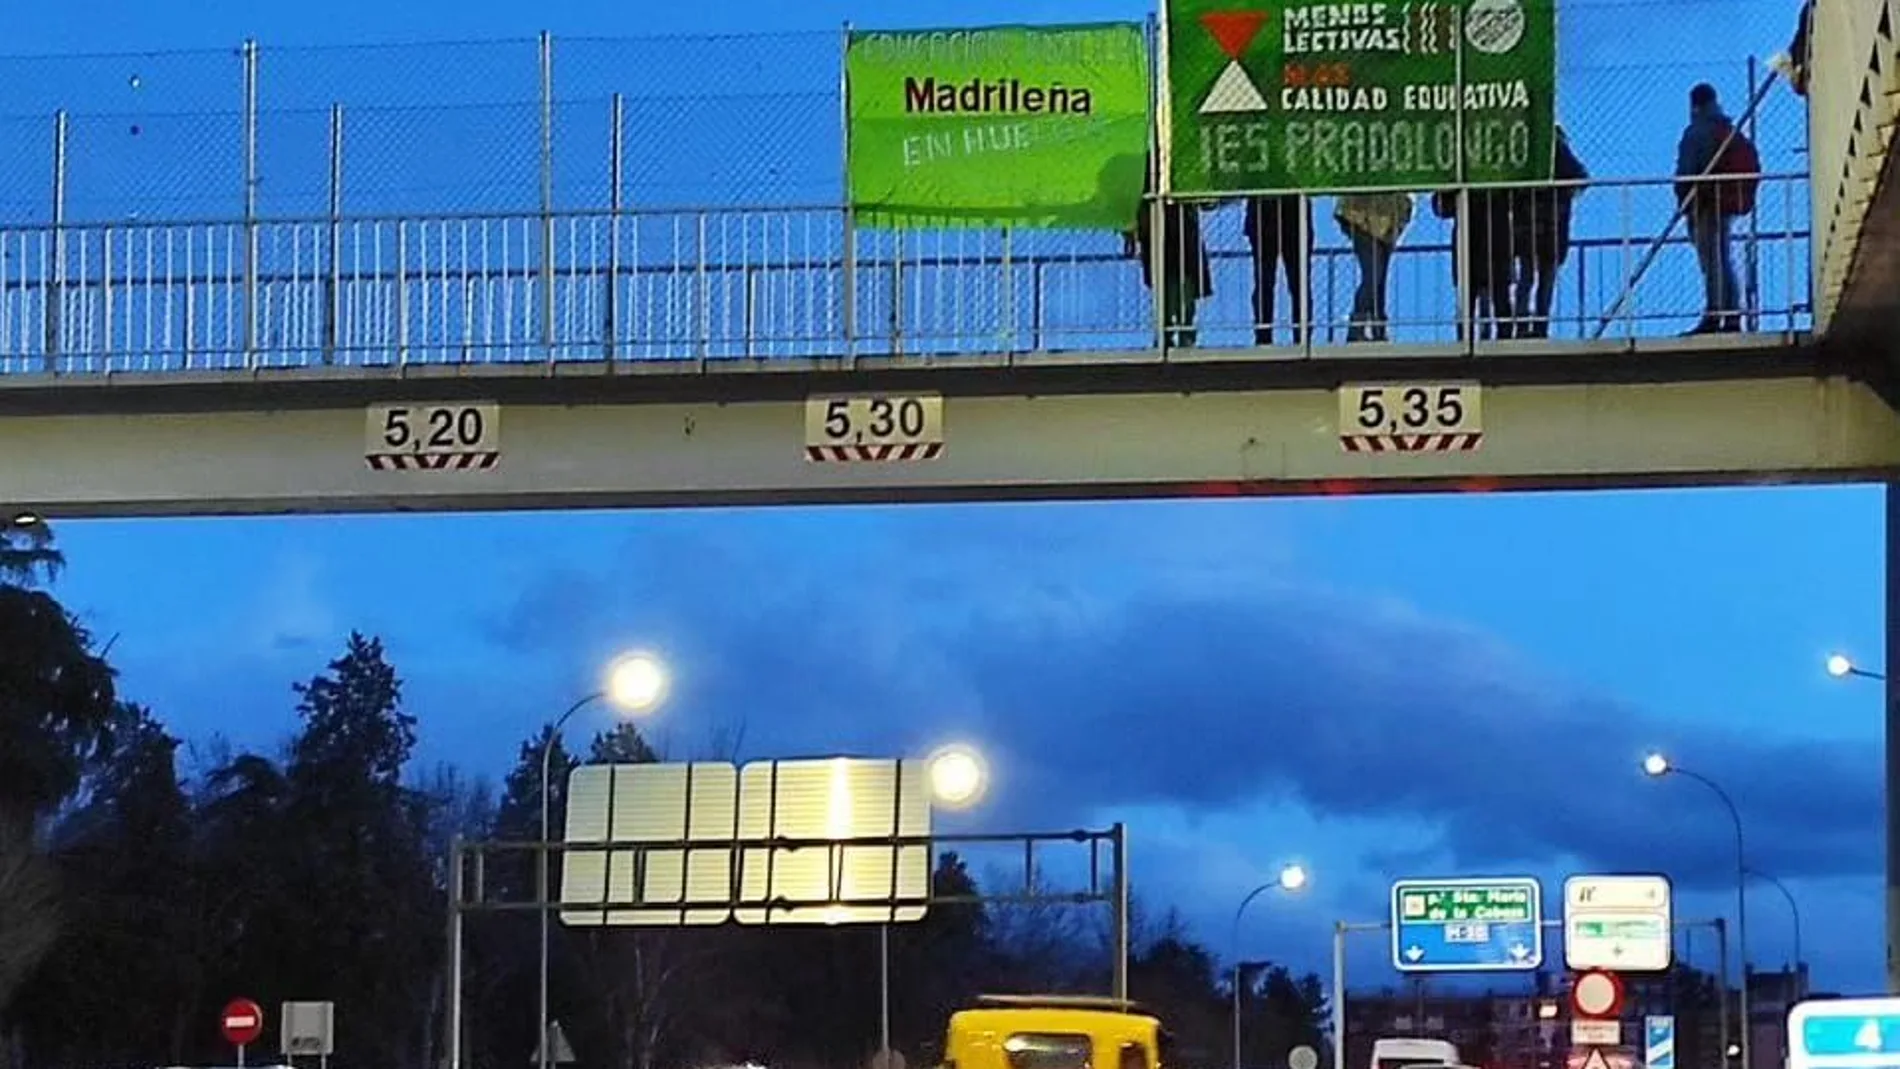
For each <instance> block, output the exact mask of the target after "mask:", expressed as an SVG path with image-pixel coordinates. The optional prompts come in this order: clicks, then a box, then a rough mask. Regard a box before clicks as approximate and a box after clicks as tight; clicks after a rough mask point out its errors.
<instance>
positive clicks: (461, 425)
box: [363, 401, 501, 471]
mask: <svg viewBox="0 0 1900 1069" xmlns="http://www.w3.org/2000/svg"><path fill="white" fill-rule="evenodd" d="M367 415H368V425H367V426H366V427H365V428H364V439H363V459H364V461H365V462H366V463H367V464H368V465H369V467H370V469H371V470H372V471H486V470H488V469H490V468H493V467H495V466H496V464H498V463H499V462H500V460H501V406H500V405H498V404H495V403H494V402H492V401H469V402H456V403H436V404H393V405H371V406H370V407H369V411H368V414H367Z"/></svg>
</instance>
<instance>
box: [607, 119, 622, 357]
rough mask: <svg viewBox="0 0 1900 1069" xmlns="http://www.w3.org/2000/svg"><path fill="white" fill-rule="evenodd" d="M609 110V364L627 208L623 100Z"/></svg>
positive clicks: (616, 323)
mask: <svg viewBox="0 0 1900 1069" xmlns="http://www.w3.org/2000/svg"><path fill="white" fill-rule="evenodd" d="M608 111H609V122H610V124H611V128H610V129H609V131H608V134H607V295H606V298H607V299H606V320H607V322H606V324H605V328H606V335H607V336H606V340H605V343H604V344H603V346H602V354H603V355H604V356H605V357H606V359H607V362H608V363H609V364H611V363H613V362H614V346H615V344H616V343H617V342H618V340H619V332H620V211H621V209H622V208H624V207H625V206H626V204H625V200H624V197H625V194H624V193H623V192H622V190H623V185H622V183H623V182H624V181H625V174H626V150H627V145H626V128H627V100H626V98H625V97H623V96H621V95H620V94H619V93H615V94H614V96H613V103H612V104H611V105H610V106H609V108H608Z"/></svg>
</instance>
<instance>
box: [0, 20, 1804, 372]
mask: <svg viewBox="0 0 1900 1069" xmlns="http://www.w3.org/2000/svg"><path fill="white" fill-rule="evenodd" d="M1791 6H1792V3H1791V0H1790V2H1789V3H1784V2H1783V0H1670V2H1666V3H1643V2H1636V0H1620V2H1598V3H1591V2H1584V0H1566V2H1565V3H1564V5H1563V6H1562V7H1561V8H1560V10H1559V20H1560V21H1559V27H1560V28H1559V49H1558V68H1559V73H1558V101H1557V114H1558V117H1559V120H1560V121H1561V122H1562V123H1563V124H1564V126H1565V128H1566V130H1567V132H1568V134H1569V138H1570V143H1571V145H1572V146H1573V147H1574V148H1575V150H1576V152H1577V154H1578V156H1580V157H1581V158H1582V160H1583V162H1584V164H1585V165H1586V166H1587V167H1588V168H1589V170H1590V173H1591V175H1592V185H1591V186H1590V187H1589V188H1587V189H1586V190H1585V192H1584V194H1583V195H1582V196H1581V197H1580V198H1579V200H1578V201H1577V207H1576V211H1575V216H1574V222H1573V226H1572V228H1573V230H1574V235H1573V241H1572V249H1573V253H1574V255H1573V256H1572V257H1571V259H1570V260H1569V262H1568V263H1567V264H1566V265H1565V267H1564V268H1563V277H1562V278H1561V279H1560V280H1559V283H1558V285H1557V288H1556V292H1555V295H1554V299H1553V301H1552V309H1551V314H1550V320H1551V324H1552V326H1551V329H1550V333H1551V335H1552V336H1569V337H1574V338H1578V339H1590V338H1594V337H1599V336H1604V335H1606V334H1607V335H1608V336H1610V337H1635V336H1641V335H1649V334H1655V333H1659V332H1668V331H1674V330H1678V329H1681V327H1683V326H1685V325H1688V324H1691V323H1694V322H1695V320H1696V316H1697V315H1698V314H1699V313H1700V312H1701V307H1700V306H1701V298H1702V296H1703V293H1702V291H1703V283H1702V279H1701V273H1700V272H1699V271H1698V269H1697V266H1696V260H1695V256H1694V255H1693V253H1692V251H1691V250H1690V249H1689V247H1688V244H1687V242H1686V240H1685V239H1684V238H1683V236H1682V234H1681V229H1680V227H1679V226H1678V227H1677V228H1676V232H1675V234H1674V236H1673V237H1672V238H1671V239H1670V240H1668V241H1661V240H1660V239H1661V237H1662V235H1663V233H1664V228H1665V226H1666V224H1668V223H1669V222H1670V220H1671V215H1672V212H1673V211H1674V208H1675V196H1674V193H1673V191H1672V188H1671V183H1670V181H1669V178H1670V177H1671V176H1672V174H1673V170H1674V164H1675V154H1676V144H1675V140H1676V137H1677V135H1678V133H1679V132H1680V129H1681V125H1682V121H1684V120H1686V117H1687V93H1688V88H1689V86H1691V85H1693V84H1696V83H1698V82H1708V83H1710V84H1712V85H1714V86H1716V87H1717V88H1718V90H1719V91H1720V93H1721V94H1722V97H1723V99H1724V101H1725V102H1727V104H1728V106H1729V109H1730V111H1731V112H1732V113H1734V114H1736V115H1737V117H1738V119H1741V120H1743V125H1744V129H1746V130H1747V131H1749V132H1750V133H1752V134H1753V136H1754V139H1755V141H1756V142H1757V144H1758V145H1759V146H1760V149H1761V155H1762V160H1763V170H1764V171H1765V172H1767V173H1768V174H1769V175H1770V176H1771V177H1770V178H1769V179H1768V180H1767V181H1765V182H1764V184H1763V187H1762V193H1761V203H1760V207H1759V208H1758V209H1757V211H1756V212H1754V213H1753V214H1751V215H1750V216H1748V217H1747V218H1746V219H1743V220H1741V221H1740V222H1739V223H1738V226H1737V258H1738V261H1739V264H1738V267H1739V271H1740V273H1741V275H1742V276H1743V281H1742V283H1741V285H1742V287H1743V289H1744V290H1745V294H1746V302H1745V303H1746V311H1747V320H1748V324H1747V325H1748V327H1749V328H1751V329H1762V330H1772V331H1794V330H1799V329H1802V328H1804V327H1805V325H1806V322H1807V319H1806V316H1807V293H1806V290H1807V279H1808V277H1809V271H1808V259H1807V256H1808V251H1807V232H1808V229H1809V225H1808V197H1807V194H1806V190H1805V159H1806V157H1805V132H1806V112H1805V109H1804V107H1803V105H1802V103H1801V101H1800V99H1799V98H1797V97H1795V96H1794V95H1793V94H1791V93H1788V92H1786V91H1785V90H1784V89H1780V88H1771V89H1769V90H1767V91H1766V92H1757V90H1759V89H1760V87H1762V86H1763V85H1764V83H1765V81H1766V79H1767V78H1768V77H1769V75H1768V73H1767V71H1766V68H1765V65H1764V64H1763V63H1762V62H1760V61H1758V60H1757V59H1753V58H1750V56H1749V55H1748V54H1747V51H1756V52H1764V53H1765V52H1767V51H1771V50H1773V49H1774V48H1776V47H1778V44H1779V42H1780V41H1781V39H1782V37H1783V36H1784V34H1785V33H1786V32H1787V31H1788V30H1791V29H1792V19H1793V12H1792V10H1790V8H1791ZM1738 27H1739V28H1740V29H1738ZM1717 31H1720V32H1717ZM1738 39H1743V40H1746V41H1748V42H1751V43H1759V47H1758V48H1752V49H1749V50H1738V49H1737V48H1736V47H1735V42H1736V41H1737V40H1738ZM1656 42H1667V44H1666V46H1662V47H1659V46H1658V45H1657V44H1656ZM1638 44H1641V45H1642V46H1643V47H1641V48H1639V47H1636V46H1637V45H1638ZM843 47H844V35H843V33H842V31H841V30H830V31H819V32H812V33H806V34H791V35H783V34H781V35H769V36H733V37H668V38H643V39H568V38H561V39H556V38H551V37H546V36H543V37H540V38H524V39H517V40H504V41H486V42H461V43H438V44H427V45H403V46H396V45H389V46H365V47H354V46H352V47H326V48H279V47H273V46H271V45H269V44H267V43H266V44H260V45H244V46H240V47H235V48H230V49H219V50H206V51H198V52H176V53H162V54H156V55H111V56H73V57H59V58H24V59H0V227H4V228H5V230H6V232H5V233H4V234H0V243H3V244H4V246H5V248H4V249H3V250H0V253H3V269H4V273H5V276H6V278H7V279H8V282H9V285H8V286H6V287H4V288H0V366H5V367H9V368H15V369H18V368H32V369H36V370H37V369H39V368H40V367H42V366H44V365H45V364H47V363H55V362H56V363H55V366H57V367H61V368H67V369H72V370H81V369H86V368H91V369H105V368H112V367H128V368H129V367H139V368H145V369H162V368H170V367H202V366H230V365H231V364H232V362H233V360H234V359H235V362H236V363H237V364H239V365H241V366H252V365H255V364H259V363H286V364H301V363H303V362H305V361H307V360H310V359H315V358H317V356H318V355H319V354H320V355H321V358H322V359H324V360H327V361H331V362H356V361H362V362H379V363H380V362H390V361H402V360H410V359H420V360H449V361H466V360H478V361H479V360H509V359H598V358H599V357H600V356H601V355H602V354H603V352H604V353H605V354H606V355H608V356H609V357H614V356H626V357H633V358H659V357H669V358H670V357H700V358H711V357H720V356H746V357H768V356H801V355H836V354H839V353H843V352H853V353H856V352H863V353H903V354H910V353H930V352H958V351H970V350H972V349H976V350H981V351H995V350H1004V351H1022V350H1050V349H1064V350H1090V349H1097V348H1146V347H1149V346H1151V345H1153V344H1154V341H1155V338H1156V333H1157V332H1156V331H1155V329H1154V327H1153V321H1154V312H1155V307H1154V305H1155V301H1154V300H1153V299H1152V296H1151V295H1150V293H1149V292H1148V291H1147V290H1146V289H1145V287H1144V284H1143V281H1142V276H1141V272H1140V271H1139V270H1138V269H1137V266H1136V265H1135V264H1134V263H1133V262H1132V261H1131V258H1130V256H1129V255H1128V253H1127V251H1126V250H1125V249H1124V248H1123V247H1122V242H1121V241H1120V240H1119V239H1118V238H1117V236H1115V235H1112V234H1100V233H1084V232H1075V231H1060V230H1040V231H1015V232H1003V231H997V230H988V231H984V230H948V231H932V230H913V231H906V232H898V231H882V230H871V229H854V228H851V227H849V226H847V225H846V221H845V219H844V217H843V215H842V201H843V199H844V190H843V185H844V183H843V171H844V122H843V116H842V91H841V65H842V59H843ZM1659 57H1660V58H1659ZM1755 97H1759V100H1760V105H1759V106H1758V107H1756V108H1755V109H1753V110H1752V111H1745V110H1744V107H1745V105H1746V104H1747V102H1749V101H1750V100H1751V98H1755ZM1307 208H1308V211H1309V212H1310V214H1311V215H1312V216H1313V217H1314V218H1315V219H1316V220H1317V223H1318V225H1316V226H1315V227H1314V228H1313V237H1312V239H1311V242H1310V245H1309V247H1308V248H1306V249H1305V250H1304V252H1305V253H1307V254H1308V256H1309V258H1310V268H1309V277H1310V278H1311V279H1312V282H1311V283H1310V290H1311V292H1310V294H1309V295H1307V296H1305V297H1303V298H1293V297H1291V296H1290V295H1289V297H1288V298H1287V300H1284V301H1283V302H1282V303H1281V305H1280V307H1281V309H1282V310H1283V312H1284V309H1285V308H1286V305H1287V303H1298V302H1299V301H1301V300H1305V301H1310V302H1311V308H1310V319H1308V321H1309V322H1311V323H1313V324H1314V327H1315V329H1314V331H1313V332H1312V337H1311V339H1310V341H1311V343H1315V344H1329V343H1334V342H1340V341H1345V340H1349V339H1348V335H1349V328H1348V322H1347V321H1348V320H1349V319H1350V318H1351V317H1352V309H1353V302H1354V290H1355V287H1356V283H1357V269H1356V266H1355V264H1354V260H1353V255H1352V252H1351V250H1350V248H1349V246H1348V245H1347V243H1346V241H1345V240H1344V238H1343V237H1342V235H1341V233H1340V231H1339V229H1338V228H1337V227H1335V226H1333V225H1331V210H1332V205H1331V198H1327V197H1323V196H1315V197H1311V198H1309V203H1308V205H1307ZM1206 216H1207V218H1206V222H1205V224H1204V231H1205V233H1206V235H1207V242H1208V246H1209V251H1210V255H1211V256H1212V259H1213V274H1214V289H1213V294H1212V298H1211V300H1210V302H1209V303H1208V305H1207V307H1206V309H1205V310H1204V311H1203V312H1202V320H1201V321H1202V326H1203V328H1204V335H1205V339H1206V341H1205V343H1207V344H1223V343H1225V344H1250V343H1251V340H1252V336H1253V335H1254V334H1255V332H1256V328H1258V327H1260V326H1261V325H1262V324H1261V323H1260V317H1259V315H1258V312H1259V308H1258V307H1256V306H1255V305H1254V304H1253V302H1251V301H1250V299H1249V291H1250V290H1252V289H1255V288H1257V287H1256V280H1255V277H1254V274H1255V271H1256V270H1257V268H1255V267H1254V266H1252V265H1251V264H1250V262H1249V261H1250V260H1251V258H1252V253H1251V251H1250V249H1249V242H1248V241H1247V238H1246V236H1245V235H1244V234H1243V233H1242V228H1241V225H1240V209H1239V207H1238V206H1232V205H1229V206H1225V207H1218V208H1212V209H1210V210H1209V211H1208V212H1207V213H1206ZM54 222H58V223H59V224H60V227H59V230H58V232H57V233H48V232H47V229H46V228H48V227H49V225H50V224H52V223H54ZM233 224H237V229H234V228H233ZM1450 241H1451V225H1450V223H1449V221H1447V220H1445V219H1442V218H1436V217H1434V216H1433V214H1432V213H1431V212H1428V211H1423V210H1421V211H1419V212H1418V213H1417V214H1416V217H1415V222H1414V225H1413V226H1412V227H1411V228H1410V229H1409V230H1408V231H1407V232H1406V233H1405V235H1404V240H1403V242H1402V244H1401V246H1400V248H1399V249H1398V252H1397V253H1396V254H1395V256H1394V258H1393V267H1392V287H1393V297H1392V304H1393V307H1392V309H1391V318H1392V329H1393V334H1392V338H1393V340H1395V341H1396V340H1403V341H1406V342H1408V343H1430V342H1449V341H1453V340H1455V339H1456V338H1457V337H1458V336H1459V334H1460V322H1459V319H1458V313H1457V312H1456V311H1455V308H1456V306H1457V304H1458V302H1457V300H1456V298H1455V296H1454V295H1453V293H1454V289H1455V284H1456V282H1457V281H1458V280H1457V278H1456V276H1455V274H1454V273H1453V272H1452V269H1451V268H1450V267H1449V266H1447V265H1448V262H1449V258H1450V249H1451V245H1450ZM1651 260H1653V261H1654V262H1653V263H1651V262H1650V261H1651ZM1274 285H1275V284H1274V283H1269V285H1268V288H1270V289H1271V288H1273V286H1274ZM82 340H83V341H84V345H83V346H82V345H81V344H80V343H81V341H82ZM260 353H261V354H263V355H260ZM232 354H236V356H235V358H233V356H232Z"/></svg>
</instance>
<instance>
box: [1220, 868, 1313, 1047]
mask: <svg viewBox="0 0 1900 1069" xmlns="http://www.w3.org/2000/svg"><path fill="white" fill-rule="evenodd" d="M1307 879H1308V877H1307V872H1306V866H1304V865H1284V866H1282V867H1281V868H1280V873H1279V875H1278V876H1275V877H1274V879H1273V880H1272V882H1270V883H1263V884H1261V885H1260V886H1258V887H1256V888H1254V889H1253V890H1251V891H1248V892H1247V897H1245V898H1243V899H1241V900H1240V906H1239V908H1237V909H1235V910H1234V928H1233V934H1232V935H1230V936H1229V937H1228V940H1227V945H1228V947H1229V948H1230V949H1231V950H1232V951H1233V955H1234V1069H1240V988H1241V984H1242V982H1243V980H1244V979H1245V974H1246V969H1247V963H1246V962H1243V961H1241V960H1240V918H1241V915H1242V914H1244V913H1246V912H1247V907H1248V906H1250V905H1252V904H1253V900H1254V899H1256V898H1259V897H1260V896H1261V895H1263V894H1265V893H1266V892H1268V891H1273V890H1279V891H1284V892H1286V893H1287V894H1298V893H1299V892H1300V891H1301V890H1302V889H1304V888H1305V887H1306V882H1307Z"/></svg>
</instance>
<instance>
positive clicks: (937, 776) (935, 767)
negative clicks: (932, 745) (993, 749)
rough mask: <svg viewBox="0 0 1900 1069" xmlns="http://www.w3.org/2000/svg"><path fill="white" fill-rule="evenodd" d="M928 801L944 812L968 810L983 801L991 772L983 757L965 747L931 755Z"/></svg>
mask: <svg viewBox="0 0 1900 1069" xmlns="http://www.w3.org/2000/svg"><path fill="white" fill-rule="evenodd" d="M925 767H926V768H927V769H928V771H929V775H930V797H931V800H932V801H934V802H935V803H936V804H937V805H938V806H940V807H942V808H944V809H968V808H969V807H970V806H973V805H975V804H976V803H977V802H979V801H981V800H982V798H983V791H984V790H985V789H986V788H987V787H988V786H989V779H990V772H989V768H988V766H986V765H985V764H984V763H983V755H982V754H980V753H977V752H976V751H975V750H973V749H971V748H970V747H968V746H964V745H960V744H959V745H953V746H945V747H944V748H943V749H941V750H938V751H937V752H936V753H933V754H931V755H930V759H929V761H927V762H926V763H925Z"/></svg>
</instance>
